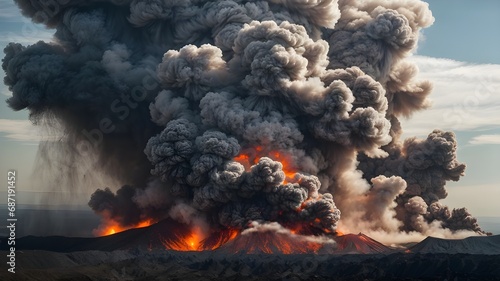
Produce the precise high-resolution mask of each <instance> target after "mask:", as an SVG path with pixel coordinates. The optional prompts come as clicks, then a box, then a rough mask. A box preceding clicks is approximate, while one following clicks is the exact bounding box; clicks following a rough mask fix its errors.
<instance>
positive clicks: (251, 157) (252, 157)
mask: <svg viewBox="0 0 500 281" xmlns="http://www.w3.org/2000/svg"><path fill="white" fill-rule="evenodd" d="M264 156H267V157H269V158H271V159H273V160H275V161H278V162H280V163H281V164H282V165H283V172H284V173H285V176H286V179H285V183H286V182H287V180H289V179H293V178H294V177H295V174H296V173H297V167H296V165H295V161H294V160H293V158H292V156H290V155H288V154H286V153H283V152H281V151H277V150H266V149H264V148H263V147H262V146H257V147H255V148H253V149H246V150H244V151H242V152H241V153H240V154H239V155H237V156H236V157H234V159H233V160H234V161H236V162H239V163H240V164H242V165H243V167H245V170H247V171H249V170H250V167H251V166H252V165H254V164H257V162H259V160H260V158H261V157H264Z"/></svg>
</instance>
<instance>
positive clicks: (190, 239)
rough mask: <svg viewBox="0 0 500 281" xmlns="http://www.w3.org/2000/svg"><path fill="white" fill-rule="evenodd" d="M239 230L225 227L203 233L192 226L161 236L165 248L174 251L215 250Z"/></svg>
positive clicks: (236, 234)
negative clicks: (209, 233)
mask: <svg viewBox="0 0 500 281" xmlns="http://www.w3.org/2000/svg"><path fill="white" fill-rule="evenodd" d="M238 234H239V231H237V230H235V229H225V230H221V231H218V232H214V233H212V234H211V235H208V236H207V235H205V233H203V232H202V231H201V229H200V228H199V227H196V226H194V227H192V228H191V229H190V231H189V232H188V233H181V232H178V233H175V234H173V235H172V234H171V235H169V236H165V237H163V238H162V244H163V246H165V249H167V250H174V251H207V250H215V249H217V248H219V247H220V246H222V245H224V244H225V243H227V242H228V241H230V240H233V239H234V238H236V236H238Z"/></svg>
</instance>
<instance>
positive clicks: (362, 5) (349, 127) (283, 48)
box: [2, 0, 481, 234]
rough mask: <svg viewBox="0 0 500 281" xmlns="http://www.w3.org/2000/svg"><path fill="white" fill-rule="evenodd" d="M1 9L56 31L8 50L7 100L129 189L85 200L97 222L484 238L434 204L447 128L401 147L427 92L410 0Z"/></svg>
mask: <svg viewBox="0 0 500 281" xmlns="http://www.w3.org/2000/svg"><path fill="white" fill-rule="evenodd" d="M15 2H16V3H17V4H18V5H19V6H20V7H21V9H22V11H23V13H24V14H25V15H26V16H28V17H31V18H32V19H33V20H34V21H35V22H39V23H43V24H45V25H47V26H48V27H50V28H54V29H56V33H55V35H54V38H53V40H52V42H49V43H46V42H38V43H37V44H34V45H32V46H28V47H24V46H21V45H19V44H15V43H12V44H10V45H9V46H7V48H6V49H5V54H6V55H5V58H4V59H3V64H2V67H3V69H4V70H5V72H6V77H5V83H6V84H7V85H8V86H9V88H10V90H11V91H12V92H13V96H12V97H11V98H10V99H9V100H8V104H9V105H10V107H11V108H13V109H14V110H22V109H28V110H29V111H30V113H31V117H32V119H33V120H34V121H39V120H42V119H43V120H45V119H49V120H58V121H59V122H61V123H62V124H63V126H64V133H65V140H66V142H64V145H65V146H67V148H68V149H67V155H65V156H61V157H63V158H64V159H79V158H81V157H91V156H95V157H97V159H98V160H99V161H98V165H97V167H95V168H96V169H97V170H101V171H104V173H105V174H108V175H109V177H111V178H113V179H115V180H117V181H119V182H122V183H123V184H125V183H128V185H125V186H123V187H122V188H121V189H118V191H116V192H113V191H111V190H110V189H108V188H106V189H99V190H97V191H96V192H95V193H94V194H93V195H92V198H91V199H90V202H89V205H90V206H91V207H92V209H93V210H94V211H96V212H97V213H98V214H101V215H102V216H103V217H104V218H105V219H107V220H112V221H114V222H116V223H118V224H120V225H122V226H133V225H136V224H138V223H139V222H140V221H143V220H145V219H153V220H159V219H162V218H165V217H168V216H170V217H173V218H174V219H179V218H182V219H179V220H182V221H183V222H186V221H187V222H192V221H200V220H203V221H205V222H207V223H208V225H209V226H210V227H211V228H213V229H218V228H221V227H228V228H238V229H243V228H247V227H249V226H250V225H251V223H252V222H253V221H258V222H279V223H280V224H282V225H284V226H286V227H296V226H297V225H300V226H302V227H304V226H305V227H306V228H307V229H308V230H307V231H306V232H308V233H311V232H312V233H318V232H335V231H336V228H337V223H338V222H339V219H340V212H342V215H343V220H342V221H341V224H342V225H343V227H345V228H346V229H347V230H351V231H358V230H362V231H384V232H386V233H395V232H399V231H404V232H414V231H416V232H420V233H425V234H430V233H429V231H430V230H432V231H437V230H436V229H443V228H447V229H450V230H452V231H458V230H472V231H476V232H481V230H480V228H479V227H478V225H477V222H476V221H475V219H473V218H472V217H471V216H470V215H469V214H468V213H467V211H466V210H465V209H459V210H453V211H450V210H449V209H448V208H447V207H445V206H442V205H441V204H440V203H439V202H438V201H439V200H440V199H443V198H445V197H446V195H447V193H446V190H445V185H446V182H447V181H449V180H454V181H456V180H458V179H459V178H460V177H461V176H462V175H463V173H464V169H465V165H463V164H460V163H459V162H458V161H457V160H456V140H455V137H454V135H453V133H449V132H442V131H437V130H436V131H434V132H433V133H431V134H430V135H429V137H428V138H427V139H426V140H418V139H414V138H412V139H408V140H405V141H400V135H401V133H402V129H401V127H400V124H399V121H398V118H399V117H402V116H403V117H409V116H411V115H412V113H413V112H415V111H417V110H421V109H424V108H426V107H427V106H428V101H427V95H428V94H429V93H430V91H431V84H430V83H429V82H428V81H419V80H418V79H416V78H415V77H416V75H417V72H418V71H417V69H416V66H414V65H412V64H411V63H409V62H407V61H405V57H406V56H408V55H409V54H411V52H412V51H413V50H414V49H415V47H416V45H417V42H418V37H419V32H420V30H421V29H422V28H425V27H427V26H429V25H431V24H432V22H433V20H434V19H433V17H432V14H431V12H430V11H429V9H428V5H427V4H426V3H424V2H422V1H419V0H405V1H401V0H374V1H355V0H352V1H348V0H338V1H337V0H317V1H298V0H268V1H244V0H226V1H202V0H185V1H173V0H163V1H160V0H144V1H138V0H123V1H117V0H100V1H97V0H92V1H62V0H58V1H51V2H50V1H42V2H40V1H35V0H31V1H30V0H16V1H15ZM49 2H50V3H49ZM44 146H45V147H50V146H51V144H50V143H46V144H44ZM42 162H43V161H42ZM68 169H69V170H71V172H75V171H73V170H74V169H78V167H69V168H68ZM60 172H61V173H65V172H70V171H64V170H63V171H60ZM334 201H335V203H334ZM188 217H196V219H193V218H191V219H189V218H188ZM436 226H437V228H436Z"/></svg>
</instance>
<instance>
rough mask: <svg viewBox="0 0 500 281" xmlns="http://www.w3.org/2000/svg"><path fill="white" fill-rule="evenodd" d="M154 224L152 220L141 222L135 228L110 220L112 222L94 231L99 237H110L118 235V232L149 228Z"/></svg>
mask: <svg viewBox="0 0 500 281" xmlns="http://www.w3.org/2000/svg"><path fill="white" fill-rule="evenodd" d="M152 224H153V221H151V220H144V221H141V222H139V223H138V224H136V225H133V226H121V225H120V224H118V223H117V222H115V221H111V220H110V221H107V222H105V223H104V225H101V227H99V228H98V229H96V230H95V231H94V233H95V234H96V235H97V236H108V235H113V234H116V233H118V232H122V231H125V230H129V229H132V228H142V227H147V226H150V225H152Z"/></svg>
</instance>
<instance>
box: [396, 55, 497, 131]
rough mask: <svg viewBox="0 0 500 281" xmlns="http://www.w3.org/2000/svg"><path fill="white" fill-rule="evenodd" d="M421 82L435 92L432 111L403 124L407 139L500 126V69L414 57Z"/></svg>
mask: <svg viewBox="0 0 500 281" xmlns="http://www.w3.org/2000/svg"><path fill="white" fill-rule="evenodd" d="M410 60H411V61H413V62H415V63H416V64H417V65H418V67H419V69H420V74H419V77H420V78H421V79H427V80H430V81H431V82H432V83H433V85H434V89H433V91H432V94H431V96H430V98H431V100H432V107H431V108H430V109H429V110H426V111H422V112H418V113H416V114H414V116H413V118H412V119H410V120H402V123H403V128H405V136H412V135H419V136H425V135H426V134H428V133H429V132H430V131H432V130H433V129H436V128H440V129H444V130H453V131H468V130H476V129H491V128H495V127H498V124H500V65H499V64H471V63H466V62H460V61H455V60H450V59H443V58H433V57H425V56H412V57H410Z"/></svg>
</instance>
